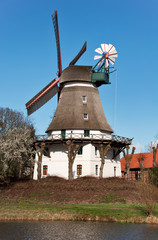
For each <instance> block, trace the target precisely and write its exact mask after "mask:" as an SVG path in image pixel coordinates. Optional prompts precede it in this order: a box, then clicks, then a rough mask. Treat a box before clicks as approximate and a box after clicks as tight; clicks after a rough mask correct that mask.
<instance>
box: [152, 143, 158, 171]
mask: <svg viewBox="0 0 158 240" xmlns="http://www.w3.org/2000/svg"><path fill="white" fill-rule="evenodd" d="M157 148H158V145H157V146H156V147H152V149H153V167H156V154H157Z"/></svg>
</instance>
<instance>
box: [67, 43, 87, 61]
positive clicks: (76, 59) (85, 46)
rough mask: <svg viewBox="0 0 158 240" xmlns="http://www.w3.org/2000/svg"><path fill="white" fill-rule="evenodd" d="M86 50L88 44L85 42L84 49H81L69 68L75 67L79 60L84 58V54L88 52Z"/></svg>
mask: <svg viewBox="0 0 158 240" xmlns="http://www.w3.org/2000/svg"><path fill="white" fill-rule="evenodd" d="M86 48H87V42H85V43H84V44H83V47H82V48H81V50H80V51H79V53H78V54H77V56H76V57H75V58H74V59H73V60H72V61H71V62H70V64H69V66H70V65H74V64H75V63H76V62H77V61H78V59H79V58H80V57H81V56H82V54H83V53H84V52H85V51H86Z"/></svg>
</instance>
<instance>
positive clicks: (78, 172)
mask: <svg viewBox="0 0 158 240" xmlns="http://www.w3.org/2000/svg"><path fill="white" fill-rule="evenodd" d="M77 175H78V176H80V175H82V165H77Z"/></svg>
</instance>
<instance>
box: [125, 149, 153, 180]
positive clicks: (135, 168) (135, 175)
mask: <svg viewBox="0 0 158 240" xmlns="http://www.w3.org/2000/svg"><path fill="white" fill-rule="evenodd" d="M141 158H144V160H143V161H141V162H140V163H139V160H138V159H141ZM141 164H142V166H140V165H141ZM156 166H158V151H157V153H156ZM141 167H142V168H143V169H144V171H147V170H148V169H151V168H153V151H152V152H149V153H136V154H134V155H133V157H132V159H131V162H130V179H133V180H137V179H139V178H140V172H141ZM121 173H122V177H126V160H125V158H124V157H123V158H122V159H121Z"/></svg>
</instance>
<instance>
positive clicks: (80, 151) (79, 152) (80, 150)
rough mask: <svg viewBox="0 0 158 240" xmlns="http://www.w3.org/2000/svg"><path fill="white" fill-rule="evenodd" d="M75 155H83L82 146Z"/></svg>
mask: <svg viewBox="0 0 158 240" xmlns="http://www.w3.org/2000/svg"><path fill="white" fill-rule="evenodd" d="M77 154H78V155H82V154H83V147H82V146H81V147H80V148H79V149H78V152H77Z"/></svg>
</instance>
